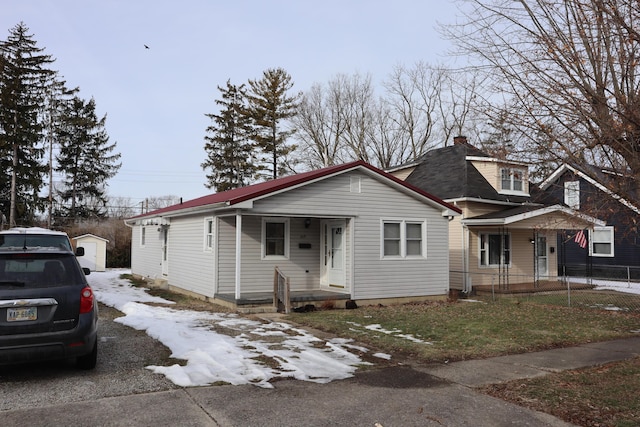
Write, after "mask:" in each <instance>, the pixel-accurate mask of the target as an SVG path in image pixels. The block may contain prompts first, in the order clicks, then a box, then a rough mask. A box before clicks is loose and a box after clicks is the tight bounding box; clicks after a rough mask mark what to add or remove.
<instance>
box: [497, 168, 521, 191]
mask: <svg viewBox="0 0 640 427" xmlns="http://www.w3.org/2000/svg"><path fill="white" fill-rule="evenodd" d="M524 175H525V171H524V170H523V169H515V168H502V169H501V170H500V182H501V185H502V187H501V189H502V191H517V192H523V191H524V184H523V182H524Z"/></svg>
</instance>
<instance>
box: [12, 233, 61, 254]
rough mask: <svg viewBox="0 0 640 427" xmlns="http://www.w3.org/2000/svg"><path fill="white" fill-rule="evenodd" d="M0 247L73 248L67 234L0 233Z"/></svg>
mask: <svg viewBox="0 0 640 427" xmlns="http://www.w3.org/2000/svg"><path fill="white" fill-rule="evenodd" d="M0 247H4V248H7V247H14V248H22V247H54V248H61V249H66V250H69V251H71V250H73V249H71V243H70V242H69V238H68V237H67V236H63V235H55V234H0Z"/></svg>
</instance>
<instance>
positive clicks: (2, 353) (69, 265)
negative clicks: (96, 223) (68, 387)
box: [0, 245, 98, 369]
mask: <svg viewBox="0 0 640 427" xmlns="http://www.w3.org/2000/svg"><path fill="white" fill-rule="evenodd" d="M85 274H89V271H88V270H83V269H82V268H81V267H80V264H78V260H77V259H76V255H75V254H74V253H73V252H72V251H71V250H70V248H61V247H46V246H40V247H27V246H25V245H18V246H0V364H13V363H21V362H30V361H42V360H54V359H65V358H76V363H77V366H78V367H80V368H82V369H93V368H95V366H96V360H97V355H98V340H97V327H98V306H97V302H96V299H95V297H94V295H93V291H92V289H91V288H90V287H89V285H88V284H87V280H86V278H85Z"/></svg>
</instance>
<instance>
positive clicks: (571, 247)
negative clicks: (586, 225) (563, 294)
mask: <svg viewBox="0 0 640 427" xmlns="http://www.w3.org/2000/svg"><path fill="white" fill-rule="evenodd" d="M632 181H633V180H627V179H625V178H624V177H621V176H620V174H619V173H612V172H610V171H607V170H604V169H602V168H599V167H596V166H593V165H588V166H584V167H578V166H576V165H569V164H562V165H560V166H559V167H558V168H557V169H556V170H555V171H554V172H553V173H552V174H551V175H549V177H548V178H546V179H545V180H544V181H543V182H542V183H540V190H541V191H542V192H543V194H542V195H543V196H544V199H542V200H544V201H546V202H547V203H562V204H564V205H566V206H568V207H569V208H571V209H573V210H576V211H581V212H584V213H585V214H588V215H591V216H597V217H598V218H601V219H603V220H604V221H606V225H604V226H596V227H594V228H593V229H591V230H589V233H586V240H585V243H586V247H584V248H582V247H580V246H579V245H578V244H577V243H576V242H575V241H574V239H572V238H571V237H572V235H574V232H575V230H570V231H568V232H567V233H566V234H565V235H561V236H559V238H558V247H559V249H560V257H559V262H558V268H559V271H560V272H567V273H568V274H572V275H589V276H594V277H608V278H621V279H628V278H640V239H639V237H638V228H639V227H640V204H639V203H638V200H632V199H630V196H629V194H630V193H632V192H630V191H626V196H625V197H622V196H620V195H619V194H617V193H616V192H614V191H612V188H616V187H617V186H620V185H626V184H627V183H632Z"/></svg>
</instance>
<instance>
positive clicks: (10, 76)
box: [0, 23, 54, 225]
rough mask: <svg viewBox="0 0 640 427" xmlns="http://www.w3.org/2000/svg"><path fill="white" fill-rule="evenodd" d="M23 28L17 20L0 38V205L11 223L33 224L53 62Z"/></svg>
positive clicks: (39, 203) (42, 170) (40, 182)
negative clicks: (46, 105)
mask: <svg viewBox="0 0 640 427" xmlns="http://www.w3.org/2000/svg"><path fill="white" fill-rule="evenodd" d="M28 31H29V29H28V28H27V27H26V26H25V25H24V24H23V23H20V24H18V25H16V26H15V27H14V28H12V29H11V30H10V32H9V37H8V38H7V40H6V41H3V42H0V208H1V209H2V213H3V214H4V213H6V212H8V213H9V224H10V225H15V224H16V223H18V222H20V223H26V224H30V223H32V222H33V220H34V214H35V212H36V210H37V209H39V208H41V207H42V202H43V200H42V199H41V198H40V196H39V193H40V189H41V188H42V185H43V180H42V177H43V176H44V174H45V173H46V171H47V166H46V165H44V164H42V162H41V160H42V157H43V154H44V149H43V146H42V137H43V123H42V114H41V113H42V110H41V106H42V105H43V99H44V96H45V93H46V87H47V85H48V84H50V82H51V77H52V76H53V74H54V72H53V71H52V70H50V69H48V68H47V67H48V65H49V64H51V63H52V62H54V60H53V59H52V58H51V56H50V55H45V54H43V53H42V52H43V51H44V49H42V48H38V47H37V46H36V41H34V40H33V36H32V35H30V34H28ZM0 216H2V215H0Z"/></svg>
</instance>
